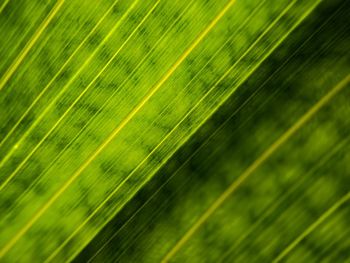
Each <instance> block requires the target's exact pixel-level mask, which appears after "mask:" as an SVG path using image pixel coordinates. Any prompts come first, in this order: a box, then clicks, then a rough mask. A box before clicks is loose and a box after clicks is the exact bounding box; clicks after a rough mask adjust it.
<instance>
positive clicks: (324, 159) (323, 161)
mask: <svg viewBox="0 0 350 263" xmlns="http://www.w3.org/2000/svg"><path fill="white" fill-rule="evenodd" d="M349 139H350V138H349V137H348V138H346V139H344V140H343V141H341V142H340V143H339V144H338V145H336V146H335V147H332V149H331V150H330V151H329V152H327V153H326V155H325V156H323V157H322V158H321V160H320V161H319V162H318V163H317V164H316V165H315V166H314V167H312V168H311V169H310V170H309V171H308V172H307V173H306V174H305V175H304V176H303V177H302V178H301V179H300V180H299V181H298V184H294V185H293V186H292V187H291V188H289V189H288V191H287V192H286V193H284V194H283V195H282V196H281V197H279V198H278V200H277V201H275V202H273V203H272V204H271V205H270V206H269V207H268V208H267V210H266V211H265V212H264V214H263V215H262V216H261V217H260V218H259V219H258V220H257V221H256V222H255V223H254V224H253V225H252V226H250V227H249V229H248V230H247V231H246V232H245V233H243V234H242V236H241V237H240V238H239V239H238V240H236V241H235V243H234V244H233V245H232V246H231V248H229V249H228V250H227V251H226V252H225V253H224V254H223V255H222V256H221V257H220V258H219V259H218V260H217V262H226V260H225V259H226V258H227V257H228V256H229V255H230V254H231V253H232V251H234V249H235V248H236V247H237V246H239V245H240V244H241V243H242V242H243V241H244V240H245V239H246V238H247V237H248V236H249V235H250V234H251V233H253V232H254V231H255V230H256V228H257V227H258V226H259V224H260V223H261V222H263V220H264V219H266V218H268V216H269V214H270V213H272V212H273V211H274V210H275V209H276V208H277V207H278V206H280V205H281V204H283V202H285V201H286V200H288V198H289V197H291V196H292V194H293V192H294V191H295V190H296V189H298V187H299V186H300V185H301V184H302V183H304V182H308V183H311V181H310V179H308V180H307V178H309V176H310V175H312V174H314V173H315V172H316V171H317V170H318V169H319V168H320V167H322V166H323V165H325V164H326V163H327V162H329V160H330V159H331V158H332V157H334V155H335V154H337V153H338V152H339V151H340V150H342V148H343V147H345V146H346V145H347V144H348V142H349Z"/></svg>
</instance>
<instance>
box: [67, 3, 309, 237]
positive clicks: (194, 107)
mask: <svg viewBox="0 0 350 263" xmlns="http://www.w3.org/2000/svg"><path fill="white" fill-rule="evenodd" d="M290 7H291V5H290V6H289V8H290ZM287 10H288V9H287ZM287 10H285V12H287ZM311 10H312V9H310V10H309V12H310V11H311ZM285 12H284V13H285ZM309 12H306V13H305V16H306V15H307V14H308V13H309ZM281 17H282V15H280V16H279V17H278V18H276V20H275V21H274V23H273V24H276V23H277V22H278V21H279V19H280V18H281ZM302 20H303V17H302V18H301V19H300V20H299V21H298V22H297V23H296V25H298V24H299V23H300V22H301V21H302ZM296 25H295V26H296ZM295 26H294V27H292V28H291V29H290V30H289V31H288V32H287V33H286V34H285V36H284V37H282V38H281V39H280V41H279V42H277V44H276V45H275V46H274V47H273V48H272V49H271V51H270V53H271V52H272V51H273V50H274V49H275V48H276V47H277V46H278V45H279V44H280V43H281V42H282V41H283V40H284V39H285V38H286V37H287V36H288V35H289V33H290V32H291V31H292V30H293V29H294V28H295ZM271 28H272V26H270V27H268V29H266V30H265V32H264V33H262V35H261V36H260V37H259V38H258V39H257V40H256V42H255V43H254V44H253V45H255V44H256V43H257V42H258V41H259V40H260V39H261V38H262V37H263V36H264V35H265V34H266V33H267V32H269V30H270V29H271ZM248 50H249V49H248ZM245 55H246V53H245V54H244V55H242V56H241V57H240V59H239V60H238V61H241V60H242V59H243V58H244V56H245ZM267 56H268V55H266V56H265V57H264V58H263V59H262V60H261V61H260V62H259V63H258V65H260V64H261V63H262V61H263V60H265V59H266V57H267ZM236 64H237V63H235V65H236ZM256 68H257V67H255V68H254V69H253V70H252V72H253V71H254V70H255V69H256ZM232 69H233V67H230V69H229V70H227V71H226V73H225V74H224V75H223V77H221V78H220V79H219V80H218V81H217V82H216V84H215V85H214V86H213V87H212V88H211V89H210V90H209V91H208V92H207V93H206V94H205V95H204V96H203V97H202V98H201V99H200V100H199V101H198V102H197V103H196V105H195V106H193V108H192V109H191V110H190V111H189V112H187V114H186V115H185V116H184V117H183V118H182V119H181V120H180V121H179V122H178V123H177V124H176V126H175V127H173V128H172V130H171V131H170V132H169V133H168V134H167V135H166V136H165V137H164V138H163V139H162V141H161V142H160V143H158V145H157V146H156V147H155V148H154V149H153V150H152V151H151V152H150V153H149V154H148V155H147V156H146V158H145V159H144V160H143V161H142V162H141V163H140V164H139V165H138V166H137V167H136V168H134V169H133V171H132V172H131V173H130V174H129V175H128V176H127V177H126V178H125V179H124V180H123V181H122V182H121V183H120V185H119V186H118V187H117V188H115V189H114V190H113V191H112V193H111V194H110V195H109V196H108V197H107V198H106V199H105V200H104V201H103V202H102V203H101V204H100V205H99V206H98V207H97V208H96V209H95V210H94V212H93V213H92V214H91V215H90V216H89V217H88V218H87V219H86V220H85V221H84V222H83V223H82V225H80V226H79V227H78V228H77V229H76V230H75V231H74V233H73V234H72V235H71V236H70V237H69V239H70V238H72V237H73V236H74V235H75V234H76V233H77V232H78V231H79V230H80V229H81V228H82V227H83V226H84V225H85V224H86V223H87V222H88V221H89V220H90V219H91V218H92V217H93V216H94V215H95V214H96V213H97V212H98V210H99V209H101V208H102V207H103V206H104V204H105V203H106V202H108V200H109V199H110V198H111V197H112V196H113V195H114V194H115V193H116V192H117V191H118V190H119V189H120V188H121V187H122V186H123V185H124V184H125V182H127V180H128V179H129V178H130V177H131V176H132V175H133V174H134V173H135V172H136V171H137V170H138V169H139V168H140V167H141V166H142V165H143V164H144V163H145V162H146V161H147V160H148V158H149V157H150V156H151V155H152V154H153V153H154V152H156V150H157V149H158V148H160V146H161V145H162V144H163V143H164V142H165V141H166V140H167V139H168V138H169V137H170V135H171V134H172V133H173V132H174V131H175V130H176V129H177V128H178V127H179V126H180V125H181V123H182V122H183V121H184V120H185V119H186V118H187V117H188V116H189V115H190V114H191V113H192V112H193V111H194V110H195V109H196V108H197V107H198V106H199V104H200V103H201V102H202V101H203V100H204V99H205V98H206V97H207V96H208V95H209V94H210V93H211V92H212V91H213V90H214V88H215V87H216V86H217V85H218V84H219V83H220V82H221V81H222V80H223V79H224V76H227V75H228V73H229V72H230V71H231V70H232ZM252 72H250V73H249V74H248V76H249V75H250V74H251V73H252ZM248 76H247V77H246V78H245V79H244V80H243V81H242V82H241V83H243V82H244V81H245V80H246V79H247V78H248ZM192 80H193V79H192ZM192 80H191V81H192ZM191 81H190V83H191ZM254 94H256V93H254ZM254 94H253V95H252V96H254ZM248 100H249V99H248ZM248 100H247V101H246V102H248ZM209 116H210V114H209ZM207 118H209V117H207ZM207 118H206V119H207ZM206 119H205V120H206ZM205 120H203V121H202V122H201V123H204V122H205ZM198 126H200V125H198ZM192 133H194V131H193V132H192ZM192 133H191V134H192ZM191 134H190V135H189V136H188V137H190V136H191ZM185 140H186V139H184V141H185ZM162 163H164V160H163V162H162ZM66 242H68V241H67V240H66ZM66 242H65V243H66Z"/></svg>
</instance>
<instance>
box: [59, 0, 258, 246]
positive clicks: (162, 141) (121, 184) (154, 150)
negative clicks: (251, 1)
mask: <svg viewBox="0 0 350 263" xmlns="http://www.w3.org/2000/svg"><path fill="white" fill-rule="evenodd" d="M262 2H264V1H262ZM259 6H260V5H259ZM254 13H255V12H253V13H252V14H254ZM248 18H249V17H248ZM248 18H247V19H246V20H248ZM245 22H246V21H245ZM244 24H245V23H244ZM238 31H239V30H238ZM231 38H232V37H231ZM231 38H230V39H228V40H227V41H226V42H225V43H224V44H223V45H222V46H221V47H220V48H219V49H218V51H217V52H215V54H214V55H213V56H212V58H211V59H210V60H209V61H208V62H207V63H206V64H205V66H203V67H202V69H201V70H200V71H199V72H198V73H197V74H196V75H195V76H194V77H193V78H192V79H191V81H190V82H189V83H188V84H187V85H186V87H188V86H189V85H190V83H192V81H193V80H194V79H195V78H196V76H198V75H199V73H200V72H202V71H203V70H204V69H205V67H206V66H207V65H208V64H209V63H210V61H212V60H213V59H214V58H215V56H216V55H217V54H218V53H219V51H220V50H222V48H223V47H224V46H225V45H226V44H227V43H228V42H229V40H231ZM200 102H201V101H200ZM200 102H198V103H197V104H196V105H195V106H194V107H193V109H192V110H190V111H189V112H188V113H187V114H186V115H185V116H184V117H183V118H182V119H181V120H180V121H179V122H178V123H177V125H176V126H174V127H173V128H172V130H171V131H170V132H169V133H168V134H167V135H166V136H165V137H164V138H163V139H162V140H161V142H160V143H158V145H157V146H156V147H155V148H154V149H153V150H152V151H151V152H150V153H149V154H148V155H147V156H146V157H145V159H144V160H143V161H142V162H141V163H139V165H137V167H136V168H134V169H133V171H132V172H131V173H130V174H129V175H128V176H127V177H126V178H125V179H124V180H123V181H122V182H121V183H120V185H119V186H118V187H117V188H115V189H114V190H113V192H112V193H111V194H110V195H109V196H108V197H107V198H106V199H105V201H104V202H102V204H100V205H99V207H98V208H96V210H95V211H94V212H93V213H92V214H91V215H90V217H89V218H87V219H86V220H85V221H84V222H83V223H82V225H81V226H79V227H78V228H76V230H75V231H74V233H72V235H71V236H70V237H69V238H68V239H67V240H66V241H65V242H64V244H66V243H67V242H68V241H69V240H70V239H71V238H72V237H73V236H75V234H76V233H77V232H78V231H79V230H80V229H81V228H82V227H83V226H84V225H85V224H86V223H87V222H88V221H89V220H90V219H91V217H92V216H93V215H94V214H96V213H97V211H98V210H99V209H100V208H102V207H103V205H104V204H105V203H106V202H107V201H108V200H109V199H110V198H111V197H112V195H114V194H115V193H116V192H117V191H118V190H119V189H120V188H121V187H122V186H123V184H124V183H125V182H126V181H127V180H128V179H129V178H130V177H132V175H133V174H134V173H135V172H136V171H137V170H138V169H139V168H140V167H141V166H142V165H143V164H144V163H145V162H146V161H147V160H148V158H150V157H151V156H152V154H153V153H154V152H156V151H157V150H158V148H159V147H160V146H161V145H162V144H163V143H164V142H165V141H166V140H167V139H168V138H169V137H170V135H171V134H172V133H173V132H174V131H175V130H176V129H177V128H178V127H179V126H180V125H181V123H182V122H183V121H184V120H185V119H186V118H187V117H188V116H189V115H190V114H191V113H192V112H193V110H194V109H195V108H196V107H197V106H198V105H199V104H200ZM168 107H169V105H167V107H166V108H168ZM64 244H62V245H61V247H62V246H63V245H64Z"/></svg>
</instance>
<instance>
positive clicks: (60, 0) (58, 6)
mask: <svg viewBox="0 0 350 263" xmlns="http://www.w3.org/2000/svg"><path fill="white" fill-rule="evenodd" d="M63 3H64V0H58V1H57V3H56V4H55V6H54V7H53V9H52V10H51V12H50V13H49V15H48V16H47V17H46V18H45V20H44V22H43V23H42V24H41V25H40V26H39V28H38V30H37V31H36V32H35V34H34V35H33V36H32V38H31V39H30V40H29V42H28V43H27V44H26V46H25V47H24V49H23V50H22V51H21V53H20V54H19V55H18V57H17V58H16V59H15V61H14V62H13V63H12V64H11V66H10V67H9V68H8V70H7V71H6V72H5V74H4V76H3V77H2V78H1V80H0V91H1V90H2V89H3V88H4V86H5V85H6V83H7V81H8V80H9V79H10V78H11V77H12V75H13V74H14V73H15V71H16V69H17V68H18V67H19V65H20V64H21V63H22V61H23V60H24V58H25V57H26V56H27V54H28V53H29V51H30V50H31V49H32V47H33V46H34V44H35V43H36V42H37V41H38V39H39V37H40V36H41V34H42V33H43V32H44V30H45V29H46V27H47V26H48V25H49V23H50V22H51V20H52V19H53V18H54V17H55V15H56V14H57V12H58V11H59V10H60V9H61V7H62V5H63Z"/></svg>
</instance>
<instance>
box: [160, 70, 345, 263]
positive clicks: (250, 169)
mask: <svg viewBox="0 0 350 263" xmlns="http://www.w3.org/2000/svg"><path fill="white" fill-rule="evenodd" d="M349 81H350V75H348V76H347V77H346V78H344V79H343V80H342V81H341V82H340V83H339V84H338V85H336V86H335V87H334V88H332V89H331V91H329V92H328V93H327V94H326V95H325V96H324V97H322V98H321V99H320V100H319V101H318V102H317V103H316V104H315V105H314V106H313V107H312V108H311V109H310V110H309V111H307V112H306V113H305V114H304V115H303V116H302V117H301V118H300V119H299V120H298V121H297V122H296V123H295V124H294V125H293V126H292V127H290V128H289V129H288V130H287V131H286V132H285V133H284V134H283V135H282V136H281V137H279V138H278V139H277V140H276V141H275V142H274V143H273V144H272V145H271V146H270V147H269V148H268V149H266V150H265V151H264V152H263V154H262V155H261V156H260V157H259V158H257V159H256V160H255V161H254V162H253V163H252V164H251V165H250V166H249V167H248V168H247V169H246V170H245V171H244V172H243V173H242V175H241V176H239V177H238V179H237V180H236V181H234V182H233V183H232V184H231V185H230V186H229V187H228V188H227V189H226V190H225V191H224V192H223V193H222V194H221V195H220V196H219V197H218V198H217V199H216V200H215V202H214V203H213V204H212V205H211V206H210V207H209V208H208V209H207V210H206V211H205V212H204V213H203V214H202V215H201V216H200V217H199V218H198V219H197V221H196V223H195V224H194V225H193V226H192V227H191V228H190V229H188V230H187V232H186V233H185V235H183V237H182V238H181V239H180V240H179V241H178V242H177V243H176V244H175V245H174V247H173V248H172V249H171V250H170V251H169V252H168V253H167V254H166V256H165V257H164V259H163V260H162V262H168V261H169V260H170V259H171V258H172V257H173V256H174V255H175V254H176V253H177V251H179V249H180V248H181V247H182V246H183V245H184V244H185V243H186V242H187V241H188V240H189V239H190V238H191V237H192V235H193V234H194V233H195V232H196V231H197V230H198V229H199V228H200V227H201V226H202V225H203V224H204V223H205V222H206V221H207V219H208V218H209V217H210V216H211V215H212V214H213V213H214V212H215V211H216V209H218V208H219V207H220V206H221V205H222V204H223V203H224V202H225V201H226V199H227V198H229V197H230V196H231V195H232V193H233V192H234V191H235V190H236V189H237V188H238V187H239V186H240V185H241V184H242V183H243V182H244V181H245V180H246V179H247V178H248V177H250V176H251V175H252V174H253V173H254V172H255V171H256V170H257V169H258V168H259V167H260V165H262V164H263V163H264V162H265V161H266V160H267V159H268V158H270V157H271V155H272V154H273V153H275V152H276V151H277V150H278V149H279V148H280V147H281V146H282V145H283V144H284V143H285V142H286V141H287V140H288V139H289V138H290V137H292V136H293V135H294V134H295V133H296V132H297V131H298V130H299V129H300V128H301V127H303V126H304V125H305V124H306V123H307V122H308V121H309V120H310V119H311V118H312V117H313V116H314V115H315V114H316V113H317V112H318V111H319V110H320V109H321V108H322V107H323V106H324V105H326V104H327V103H328V102H329V101H330V100H331V99H332V98H333V97H334V96H335V95H336V94H337V93H338V92H340V91H341V90H342V89H343V88H344V87H346V85H347V84H348V83H349Z"/></svg>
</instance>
